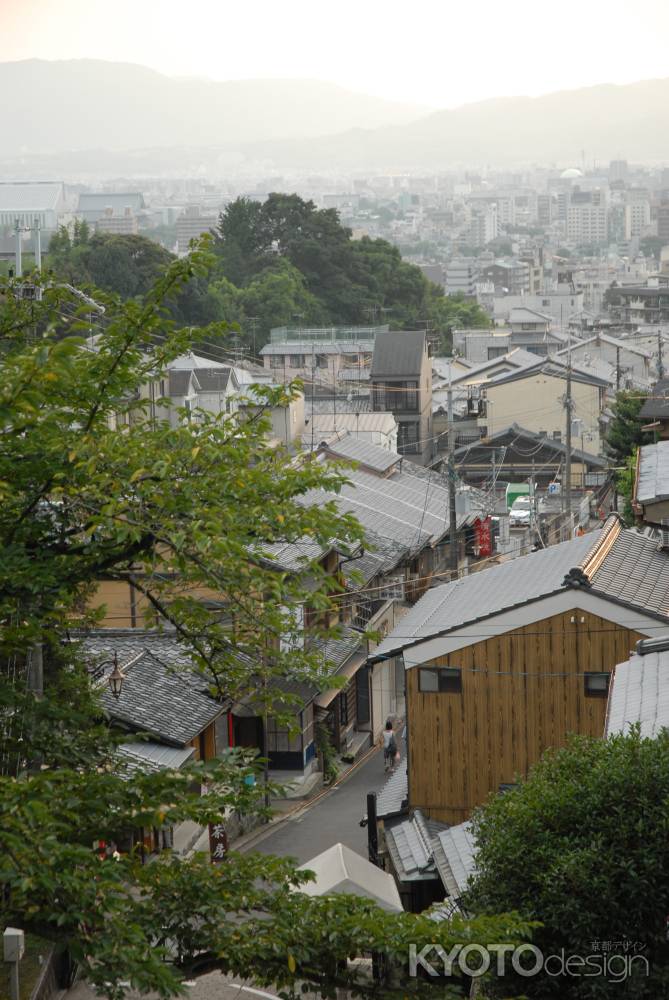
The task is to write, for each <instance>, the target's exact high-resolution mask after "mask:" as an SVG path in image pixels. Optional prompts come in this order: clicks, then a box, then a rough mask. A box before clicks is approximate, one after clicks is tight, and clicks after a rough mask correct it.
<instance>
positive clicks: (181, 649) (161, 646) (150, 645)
mask: <svg viewBox="0 0 669 1000" xmlns="http://www.w3.org/2000/svg"><path fill="white" fill-rule="evenodd" d="M73 635H74V638H75V639H76V640H78V641H80V642H81V649H82V652H83V654H84V656H85V657H86V660H87V662H88V663H89V665H90V667H91V668H94V666H95V664H96V663H98V662H99V661H101V660H109V659H112V658H113V656H114V654H115V653H116V654H117V655H118V661H119V665H120V666H122V665H123V664H124V663H127V662H128V661H129V660H132V659H134V658H135V657H136V656H139V654H140V653H145V652H151V653H153V654H154V655H155V656H156V657H157V658H158V659H159V660H161V662H162V663H166V664H168V666H171V667H183V668H186V667H189V666H192V662H193V661H192V658H191V656H190V654H189V651H188V649H187V647H186V646H184V645H183V643H181V642H179V640H178V638H177V635H176V633H175V632H173V631H164V632H152V631H149V630H146V629H141V628H100V629H95V630H91V631H89V632H85V633H74V634H73ZM92 672H93V673H95V671H94V670H92Z"/></svg>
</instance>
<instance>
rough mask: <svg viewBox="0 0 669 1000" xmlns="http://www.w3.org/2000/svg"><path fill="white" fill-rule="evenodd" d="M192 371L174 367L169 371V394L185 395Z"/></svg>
mask: <svg viewBox="0 0 669 1000" xmlns="http://www.w3.org/2000/svg"><path fill="white" fill-rule="evenodd" d="M192 376H193V373H192V372H189V371H187V370H186V369H176V370H175V371H171V372H170V373H169V377H170V381H169V391H170V396H186V395H187V394H188V390H189V388H190V385H191V379H192Z"/></svg>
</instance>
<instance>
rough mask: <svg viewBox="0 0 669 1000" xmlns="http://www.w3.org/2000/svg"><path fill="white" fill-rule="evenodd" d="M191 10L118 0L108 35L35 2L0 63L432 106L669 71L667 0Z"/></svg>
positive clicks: (263, 1)
mask: <svg viewBox="0 0 669 1000" xmlns="http://www.w3.org/2000/svg"><path fill="white" fill-rule="evenodd" d="M183 11H184V8H183V5H181V4H178V3H177V2H176V0H161V2H158V0H141V2H139V3H138V2H131V0H117V3H116V4H115V5H114V13H113V16H112V17H110V18H109V19H108V21H107V22H106V23H105V24H104V27H103V29H101V27H100V18H99V11H96V10H95V9H94V8H93V7H92V5H90V4H87V3H85V2H84V0H62V2H61V3H59V4H58V5H56V4H54V3H53V0H28V2H26V3H24V4H23V5H22V6H21V7H14V8H7V9H6V10H3V11H2V27H3V30H2V35H1V37H0V61H17V60H22V59H31V58H41V59H81V58H94V59H106V60H110V61H121V62H130V63H137V64H139V65H144V66H147V67H150V68H152V69H155V70H157V71H158V72H160V73H164V74H166V75H168V76H177V77H179V76H196V77H204V78H208V79H213V80H249V79H319V80H327V81H329V82H332V83H336V84H339V85H340V86H342V87H345V88H347V89H349V90H353V91H359V92H362V93H366V94H370V95H374V96H378V97H383V98H387V99H389V100H395V101H398V100H399V101H405V102H408V103H411V104H415V105H420V106H423V107H424V108H426V109H427V110H430V109H436V108H446V107H458V106H460V105H462V104H467V103H472V102H476V101H479V100H485V99H489V98H495V97H504V96H530V97H532V96H539V95H542V94H547V93H551V92H554V91H558V90H571V89H576V88H579V87H587V86H595V85H598V84H603V83H613V84H624V83H632V82H635V81H637V80H644V79H646V80H647V79H653V78H657V77H664V76H666V75H667V73H668V70H667V66H666V45H667V41H669V9H668V8H667V6H666V5H665V4H664V3H663V0H649V3H647V4H646V5H644V7H643V9H636V10H635V9H632V8H630V5H629V4H628V3H626V0H608V2H606V0H591V2H589V3H588V4H587V5H583V4H578V3H577V2H576V0H564V3H563V4H562V5H561V7H560V9H559V12H556V10H555V9H552V10H551V13H550V16H548V15H547V14H544V13H542V12H541V11H540V10H538V9H537V6H536V4H533V3H531V2H530V0H518V2H517V3H516V4H514V10H513V14H512V15H510V14H509V12H508V8H500V7H499V6H498V5H496V4H493V3H492V0H483V2H482V4H481V5H479V7H478V8H477V18H476V22H475V23H472V21H471V17H470V15H469V12H468V10H467V9H465V8H459V9H450V8H449V9H446V8H443V9H433V5H432V4H430V3H428V2H427V0H416V2H415V3H414V4H413V5H412V7H411V10H410V17H409V16H408V13H407V11H406V10H405V9H404V8H402V7H400V6H399V5H397V4H395V5H388V4H383V5H381V4H380V3H377V2H376V0H374V2H372V3H367V4H365V5H360V4H354V3H353V2H352V0H342V3H341V4H340V5H339V6H338V7H337V11H336V16H335V15H334V14H331V15H326V14H325V13H322V12H319V13H317V14H314V11H313V7H312V6H311V5H309V4H308V3H307V2H306V0H289V2H288V3H287V4H285V5H283V6H282V7H281V8H280V9H279V8H277V7H276V6H275V5H272V4H270V3H269V2H268V0H253V2H249V3H248V4H246V5H245V6H244V8H243V9H242V8H239V9H238V8H234V9H232V8H231V7H229V6H227V5H223V6H222V5H220V4H219V3H216V2H215V0H192V2H191V3H190V4H189V7H188V11H189V14H188V17H187V18H186V17H185V16H184V12H183ZM556 13H559V15H560V16H559V17H556ZM452 39H455V40H456V41H455V42H453V41H452Z"/></svg>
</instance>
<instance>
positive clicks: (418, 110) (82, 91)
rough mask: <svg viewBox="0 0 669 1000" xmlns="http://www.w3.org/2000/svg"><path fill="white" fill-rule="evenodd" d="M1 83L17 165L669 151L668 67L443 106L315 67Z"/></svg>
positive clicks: (22, 78) (105, 166) (353, 162)
mask: <svg viewBox="0 0 669 1000" xmlns="http://www.w3.org/2000/svg"><path fill="white" fill-rule="evenodd" d="M0 88H1V92H2V93H3V94H5V95H11V99H6V100H5V101H3V102H2V105H0V140H1V141H0V164H1V165H2V167H3V173H4V174H7V173H8V172H11V171H12V170H15V172H17V173H18V172H22V171H23V170H24V169H25V170H27V171H29V170H30V169H34V172H35V175H36V176H37V175H43V174H44V172H47V173H48V172H57V173H58V174H59V175H63V176H65V175H66V174H71V173H73V172H76V170H77V168H79V169H80V170H82V171H86V170H89V171H90V170H94V171H97V172H104V171H105V170H107V172H108V173H111V174H115V175H119V174H121V173H124V172H125V173H143V172H153V171H156V170H159V169H162V170H164V169H169V170H170V171H171V172H175V171H176V172H184V171H186V172H188V171H191V170H193V169H206V170H212V169H214V170H215V171H216V172H217V173H219V174H220V173H221V172H226V171H227V170H228V169H232V168H234V169H237V168H239V167H241V168H242V169H249V170H251V169H253V168H254V167H258V166H261V167H262V170H263V171H272V170H274V169H276V170H296V169H298V170H302V169H308V170H332V169H341V170H354V169H364V170H374V169H386V170H388V169H397V170H412V169H414V170H415V169H427V170H431V171H438V170H447V169H450V168H453V167H456V166H470V165H476V166H484V165H514V164H528V163H535V164H547V163H554V162H557V163H561V164H568V163H580V162H581V158H582V156H584V155H585V157H586V159H587V162H588V163H592V162H593V160H597V161H599V162H600V163H602V162H607V161H608V160H610V159H615V158H623V159H628V160H632V161H635V162H669V79H661V80H647V81H643V82H640V83H634V84H626V85H620V86H619V85H612V84H604V85H601V86H596V87H588V88H583V89H579V90H571V91H558V92H557V93H553V94H548V95H545V96H542V97H535V98H530V97H505V98H495V99H492V100H487V101H480V102H478V103H476V104H467V105H463V106H462V107H460V108H455V109H450V110H443V111H435V112H428V111H427V109H425V108H422V107H417V106H414V105H410V104H402V103H398V102H393V101H386V100H382V99H380V98H376V97H370V96H366V95H361V94H356V93H353V92H351V91H348V90H345V89H344V88H342V87H339V86H336V85H335V84H331V83H324V82H319V81H314V80H248V81H242V80H237V81H227V82H215V81H211V80H200V79H181V78H172V77H168V76H164V75H162V74H160V73H156V72H155V71H153V70H150V69H147V68H146V67H142V66H136V65H132V64H126V63H111V62H103V61H100V60H66V61H60V62H59V61H56V62H48V61H43V60H26V61H22V62H8V63H0Z"/></svg>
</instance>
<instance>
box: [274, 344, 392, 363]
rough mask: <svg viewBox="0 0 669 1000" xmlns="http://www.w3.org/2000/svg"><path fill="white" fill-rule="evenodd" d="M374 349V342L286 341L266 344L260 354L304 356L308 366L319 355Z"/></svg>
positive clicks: (366, 351)
mask: <svg viewBox="0 0 669 1000" xmlns="http://www.w3.org/2000/svg"><path fill="white" fill-rule="evenodd" d="M373 348H374V341H373V340H361V341H351V340H336V341H334V342H333V341H330V343H317V342H316V341H313V340H308V341H307V340H305V341H300V340H286V341H277V342H276V343H274V344H265V345H264V347H261V348H260V352H259V353H260V354H261V355H263V356H264V355H266V354H304V355H305V362H306V363H307V365H308V364H309V363H310V359H311V357H312V355H315V356H316V357H317V356H318V355H319V354H371V353H372V350H373Z"/></svg>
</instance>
